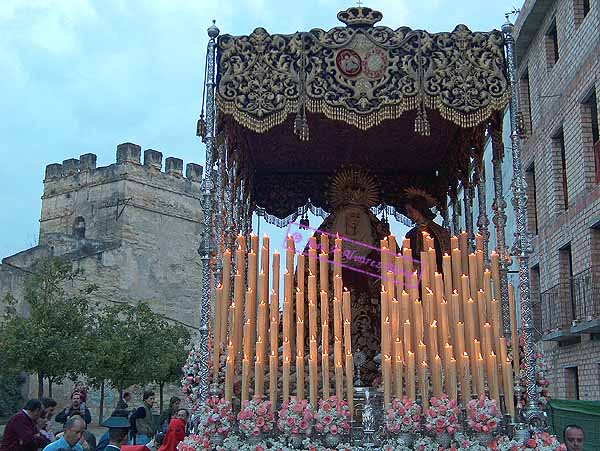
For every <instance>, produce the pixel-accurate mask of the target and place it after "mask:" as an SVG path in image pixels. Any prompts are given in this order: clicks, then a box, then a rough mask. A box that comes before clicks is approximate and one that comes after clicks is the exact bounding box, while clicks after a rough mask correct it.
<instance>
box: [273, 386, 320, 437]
mask: <svg viewBox="0 0 600 451" xmlns="http://www.w3.org/2000/svg"><path fill="white" fill-rule="evenodd" d="M313 421H314V414H313V410H312V407H311V405H310V404H309V403H308V401H307V400H306V399H297V398H296V397H295V396H292V397H291V398H290V400H289V401H288V402H284V403H283V405H282V406H281V410H280V411H279V420H278V421H277V427H278V428H279V430H280V431H281V432H283V433H284V434H285V435H287V436H290V435H292V434H306V435H310V433H311V431H312V426H313Z"/></svg>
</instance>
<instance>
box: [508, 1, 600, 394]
mask: <svg viewBox="0 0 600 451" xmlns="http://www.w3.org/2000/svg"><path fill="white" fill-rule="evenodd" d="M590 4H591V9H590V11H589V12H588V13H587V15H586V16H585V17H583V13H582V9H581V7H580V6H581V5H579V2H577V1H576V0H557V1H541V0H537V1H532V0H527V1H526V2H525V4H524V6H523V9H522V12H521V14H520V16H519V18H518V20H517V23H516V29H515V31H516V36H517V49H518V55H517V56H518V66H519V79H520V88H521V89H520V93H521V98H522V99H523V113H524V117H525V122H526V127H527V129H528V131H529V136H528V137H527V139H526V140H525V141H524V142H523V168H524V170H528V169H530V170H531V171H530V172H531V173H530V174H528V178H529V182H530V183H532V181H533V177H532V175H533V174H534V176H535V188H533V187H530V190H529V194H530V204H529V207H530V212H533V210H534V209H535V211H536V213H537V215H536V216H537V223H538V224H537V226H538V227H537V235H536V236H535V237H534V241H533V244H534V248H535V251H534V254H533V256H532V259H531V266H532V267H534V269H535V271H536V273H537V269H538V268H539V287H533V288H534V289H533V291H534V292H538V293H539V292H542V293H543V292H544V291H546V290H549V289H550V288H552V287H554V286H556V285H557V284H558V283H559V282H564V283H568V282H569V277H570V274H569V270H568V258H565V255H566V254H565V249H568V248H569V247H570V249H571V256H572V274H575V275H576V274H578V273H580V272H582V271H584V270H588V269H589V268H590V267H592V266H594V265H598V263H599V260H598V251H597V250H598V248H600V241H599V240H600V235H599V234H598V233H597V230H595V229H594V228H593V227H594V224H596V223H597V222H598V220H599V219H600V188H599V187H598V183H597V181H596V179H595V161H594V155H593V149H592V146H593V143H592V138H591V121H590V120H589V112H586V108H585V104H584V102H585V101H586V100H587V99H588V98H589V95H590V94H591V93H592V92H593V90H594V89H595V90H596V94H597V96H596V97H597V100H598V99H599V98H600V96H598V94H600V84H599V83H598V82H597V81H596V80H598V79H600V59H599V56H600V34H599V33H598V30H599V29H600V3H599V2H598V1H592V2H590ZM554 25H555V26H556V38H557V45H558V59H557V60H556V61H555V62H554V59H555V58H554V56H555V55H553V53H554V43H553V41H552V40H553V36H552V30H553V28H554ZM598 106H599V107H600V105H598ZM599 109H600V108H599ZM561 138H563V139H564V150H565V152H564V153H565V161H566V181H567V202H565V200H566V199H565V195H564V190H563V180H564V178H563V164H562V158H561V152H560V146H561ZM533 190H534V191H533ZM533 194H535V198H536V200H535V202H533ZM533 218H534V216H533V215H532V214H530V215H529V218H528V219H529V221H530V227H529V228H530V230H531V231H532V232H533V233H535V230H536V228H535V225H534V224H532V222H531V221H533ZM561 250H562V252H561ZM536 267H537V268H536ZM536 278H537V277H536ZM560 302H563V300H562V299H561V301H560ZM545 314H546V315H548V314H549V312H545ZM580 338H581V342H580V343H575V341H576V340H570V341H564V342H563V343H561V345H560V346H559V345H558V344H557V343H545V349H546V351H547V353H548V357H549V359H550V360H551V362H552V363H553V371H552V373H551V376H550V381H551V387H550V388H551V392H552V395H553V396H557V397H559V398H564V397H575V394H574V393H570V392H569V390H568V389H567V388H566V387H567V386H569V384H570V382H569V380H568V377H569V376H568V372H567V368H570V367H573V366H576V367H578V373H579V387H580V390H579V397H580V398H581V399H598V398H599V396H600V393H599V392H598V390H597V387H598V385H599V384H600V374H599V371H598V365H599V364H600V341H596V340H591V338H590V335H583V336H581V337H580ZM571 342H572V343H573V344H569V343H571Z"/></svg>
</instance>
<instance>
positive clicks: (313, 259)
mask: <svg viewBox="0 0 600 451" xmlns="http://www.w3.org/2000/svg"><path fill="white" fill-rule="evenodd" d="M308 270H309V271H310V273H311V274H314V275H316V274H317V238H316V237H315V236H314V235H313V236H311V237H310V238H309V239H308Z"/></svg>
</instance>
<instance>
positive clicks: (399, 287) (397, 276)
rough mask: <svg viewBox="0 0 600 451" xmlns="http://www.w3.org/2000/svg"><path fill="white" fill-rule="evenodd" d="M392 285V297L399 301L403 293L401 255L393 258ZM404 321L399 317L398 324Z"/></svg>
mask: <svg viewBox="0 0 600 451" xmlns="http://www.w3.org/2000/svg"><path fill="white" fill-rule="evenodd" d="M394 284H395V286H396V288H395V290H394V297H395V298H396V299H400V297H401V296H402V292H403V291H404V263H403V261H402V255H401V254H398V255H396V256H395V257H394ZM404 319H405V318H402V317H400V323H403V322H404Z"/></svg>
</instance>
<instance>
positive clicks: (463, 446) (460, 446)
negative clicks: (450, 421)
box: [448, 433, 488, 451]
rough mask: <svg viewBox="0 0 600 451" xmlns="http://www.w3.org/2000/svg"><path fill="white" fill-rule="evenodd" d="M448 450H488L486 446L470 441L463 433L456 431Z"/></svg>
mask: <svg viewBox="0 0 600 451" xmlns="http://www.w3.org/2000/svg"><path fill="white" fill-rule="evenodd" d="M448 451H488V447H487V446H484V445H481V444H479V443H477V442H474V441H472V440H471V439H469V438H468V437H467V436H466V435H465V434H461V433H457V434H455V435H454V440H453V442H452V445H451V446H450V447H449V448H448Z"/></svg>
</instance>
